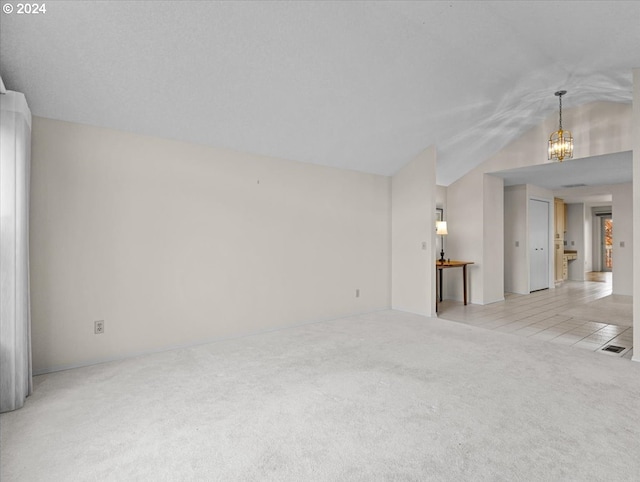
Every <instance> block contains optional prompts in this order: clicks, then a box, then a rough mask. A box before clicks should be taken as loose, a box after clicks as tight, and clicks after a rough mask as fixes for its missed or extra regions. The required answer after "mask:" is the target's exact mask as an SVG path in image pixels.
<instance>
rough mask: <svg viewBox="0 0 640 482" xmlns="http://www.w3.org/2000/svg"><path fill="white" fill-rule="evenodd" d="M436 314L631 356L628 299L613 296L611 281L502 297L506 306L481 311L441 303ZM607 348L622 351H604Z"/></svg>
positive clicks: (568, 283) (567, 283)
mask: <svg viewBox="0 0 640 482" xmlns="http://www.w3.org/2000/svg"><path fill="white" fill-rule="evenodd" d="M594 278H598V277H597V275H594ZM600 279H602V278H600ZM438 308H439V314H438V317H439V318H442V319H445V320H450V321H457V322H460V323H465V324H468V325H473V326H477V327H481V328H485V329H488V330H496V331H500V332H503V333H513V334H515V335H518V336H524V337H530V338H535V339H539V340H543V341H548V342H550V343H556V344H560V345H566V346H568V347H571V348H572V349H573V348H580V349H584V350H591V351H595V352H598V353H601V354H605V355H609V356H617V357H623V358H627V359H631V357H632V356H633V327H632V325H633V316H632V297H630V296H619V295H612V294H611V277H610V276H608V277H606V278H605V279H602V281H600V280H598V281H585V282H580V281H565V282H564V283H563V284H562V285H561V286H558V287H557V288H556V289H550V290H543V291H536V292H534V293H531V294H529V295H520V294H513V293H505V301H503V302H499V303H492V304H490V305H484V306H482V305H467V306H464V305H463V304H462V303H461V302H459V301H453V300H444V301H443V302H442V303H440V304H439V305H438ZM610 345H613V346H615V347H620V348H622V350H620V351H618V352H617V353H616V352H611V351H604V350H603V349H604V348H606V347H608V346H610Z"/></svg>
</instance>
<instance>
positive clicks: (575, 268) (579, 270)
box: [564, 203, 591, 281]
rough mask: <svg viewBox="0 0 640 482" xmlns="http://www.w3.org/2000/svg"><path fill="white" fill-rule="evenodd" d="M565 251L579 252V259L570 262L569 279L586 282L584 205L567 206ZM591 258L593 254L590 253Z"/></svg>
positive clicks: (572, 204)
mask: <svg viewBox="0 0 640 482" xmlns="http://www.w3.org/2000/svg"><path fill="white" fill-rule="evenodd" d="M566 206H567V219H565V226H566V233H565V237H564V241H565V249H570V250H574V251H576V252H577V256H578V258H577V259H575V260H573V261H569V279H570V280H574V281H584V266H585V259H586V256H587V252H586V249H585V236H584V235H585V225H584V223H585V210H584V203H571V204H567V205H566ZM588 255H589V256H591V252H589V253H588Z"/></svg>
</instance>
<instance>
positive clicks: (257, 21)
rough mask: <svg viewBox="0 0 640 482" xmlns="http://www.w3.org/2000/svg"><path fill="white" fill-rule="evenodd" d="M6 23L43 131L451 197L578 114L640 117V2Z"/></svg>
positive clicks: (4, 61)
mask: <svg viewBox="0 0 640 482" xmlns="http://www.w3.org/2000/svg"><path fill="white" fill-rule="evenodd" d="M46 5H47V11H46V13H45V14H40V15H17V14H16V13H15V12H14V13H13V14H11V15H7V14H0V73H1V74H2V77H3V79H4V82H5V84H6V86H7V88H8V89H11V90H17V91H21V92H24V93H25V95H26V96H27V99H28V102H29V104H30V107H31V109H32V112H33V114H34V115H38V116H43V117H49V118H54V119H61V120H67V121H73V122H79V123H84V124H90V125H97V126H104V127H110V128H115V129H121V130H126V131H132V132H137V133H141V134H148V135H154V136H161V137H168V138H174V139H181V140H186V141H190V142H196V143H202V144H207V145H213V146H218V147H226V148H232V149H237V150H242V151H247V152H253V153H256V154H262V155H267V156H274V157H280V158H285V159H292V160H297V161H303V162H312V163H317V164H325V165H329V166H336V167H341V168H346V169H354V170H359V171H366V172H372V173H378V174H383V175H391V174H393V173H395V172H396V171H397V170H398V169H399V168H400V167H402V166H403V165H404V164H405V163H406V162H408V161H409V160H411V159H412V158H413V157H414V156H415V155H416V154H418V153H419V152H420V151H422V150H423V149H424V148H426V147H428V146H430V145H435V146H436V148H437V150H438V176H437V178H438V183H439V184H442V185H448V184H450V183H451V182H453V181H454V180H456V179H457V178H459V177H460V176H461V175H463V174H464V173H465V172H467V171H468V170H469V169H471V168H473V167H475V166H476V165H478V164H479V163H481V162H482V161H483V160H485V159H486V158H487V157H489V156H491V155H492V154H494V153H495V152H496V151H498V150H499V149H501V148H502V147H504V146H505V145H506V144H507V143H509V142H511V141H512V140H514V139H515V138H517V137H519V136H520V135H521V134H522V133H524V132H525V131H526V130H527V129H529V128H530V127H532V126H534V125H536V124H538V123H540V122H541V121H542V120H543V119H545V118H546V117H548V116H549V115H551V114H553V113H554V112H555V111H556V109H557V99H556V98H555V97H554V96H553V92H554V91H555V90H558V89H559V88H563V89H566V90H568V91H569V94H568V95H567V96H566V97H565V98H564V105H565V106H566V107H572V106H575V105H579V104H584V103H587V102H592V101H597V100H602V101H614V102H627V103H628V102H631V92H632V78H631V69H632V68H633V67H638V66H640V48H638V45H640V28H638V18H640V2H633V1H632V2H614V1H608V2H598V1H590V2H525V1H518V2H451V1H449V2H437V1H433V2H367V1H364V2H212V1H211V2H198V1H193V2H181V1H157V2H156V1H154V2H149V1H118V2H94V1H83V2H77V1H70V2H66V1H55V2H47V3H46Z"/></svg>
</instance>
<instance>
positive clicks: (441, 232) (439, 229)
mask: <svg viewBox="0 0 640 482" xmlns="http://www.w3.org/2000/svg"><path fill="white" fill-rule="evenodd" d="M436 234H437V235H438V236H446V235H447V234H449V233H448V232H447V222H446V221H436Z"/></svg>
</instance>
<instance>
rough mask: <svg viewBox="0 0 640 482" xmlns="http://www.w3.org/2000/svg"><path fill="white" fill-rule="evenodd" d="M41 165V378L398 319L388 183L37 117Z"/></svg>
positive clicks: (36, 158) (35, 190) (35, 307)
mask: <svg viewBox="0 0 640 482" xmlns="http://www.w3.org/2000/svg"><path fill="white" fill-rule="evenodd" d="M32 157H33V159H32V198H31V280H32V319H33V362H34V369H35V371H36V372H43V371H48V370H54V369H59V368H64V367H70V366H77V365H84V364H89V363H93V362H98V361H103V360H107V359H113V358H120V357H124V356H128V355H131V354H137V353H144V352H150V351H156V350H161V349H166V348H170V347H175V346H181V345H189V344H194V343H204V342H207V341H210V340H214V339H219V338H222V337H227V336H236V335H241V334H246V333H252V332H258V331H262V330H268V329H273V328H277V327H279V326H285V325H292V324H296V323H300V322H305V321H312V320H320V319H327V318H334V317H339V316H344V315H347V314H350V313H359V312H367V311H372V310H377V309H386V308H389V307H390V304H391V299H390V293H391V288H390V279H391V271H390V270H391V239H390V232H391V193H390V179H389V178H388V177H384V176H377V175H371V174H364V173H358V172H353V171H345V170H339V169H334V168H328V167H321V166H316V165H311V164H304V163H298V162H292V161H285V160H280V159H272V158H265V157H259V156H254V155H249V154H244V153H239V152H233V151H229V150H224V149H214V148H209V147H204V146H199V145H194V144H188V143H184V142H177V141H172V140H166V139H157V138H151V137H145V136H139V135H133V134H129V133H124V132H118V131H113V130H109V129H102V128H96V127H90V126H84V125H78V124H71V123H66V122H61V121H53V120H48V119H42V118H37V117H35V118H34V122H33V156H32ZM424 170H425V175H424V178H425V179H424V180H425V182H427V181H428V180H429V179H431V178H433V179H435V174H432V173H430V172H428V173H427V171H428V169H426V168H425V169H424ZM433 184H435V181H433V182H432V185H433ZM424 191H425V192H424V193H421V195H422V196H423V197H424V198H425V199H424V202H425V207H424V211H425V212H429V213H431V212H433V210H434V209H433V206H434V201H433V199H431V198H429V196H430V193H433V189H432V188H431V189H429V188H425V189H424ZM429 202H431V204H430V205H428V203H429ZM429 221H430V220H429V219H425V226H426V225H427V224H428V225H429V226H432V225H433V224H432V223H429ZM425 230H426V227H425ZM417 231H420V230H417ZM420 234H422V232H420ZM428 234H429V235H430V236H427V234H426V232H425V238H426V239H427V241H428V240H429V239H431V238H432V237H433V234H432V231H429V233H428ZM415 242H416V245H418V246H419V244H418V243H419V241H418V240H417V239H416V240H415ZM431 252H432V251H428V253H431ZM419 254H422V252H420V253H419ZM425 258H426V256H425ZM425 270H426V261H425ZM431 271H433V270H431ZM425 277H426V276H425ZM422 288H424V289H427V288H428V289H430V286H428V284H427V283H426V282H424V281H423V282H422V284H421V286H420V289H422ZM356 289H359V290H360V297H358V298H356V296H355V292H356ZM428 306H429V305H428V303H424V307H425V310H426V308H427V307H428ZM94 320H104V321H105V333H104V334H102V335H94V325H93V322H94Z"/></svg>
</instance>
